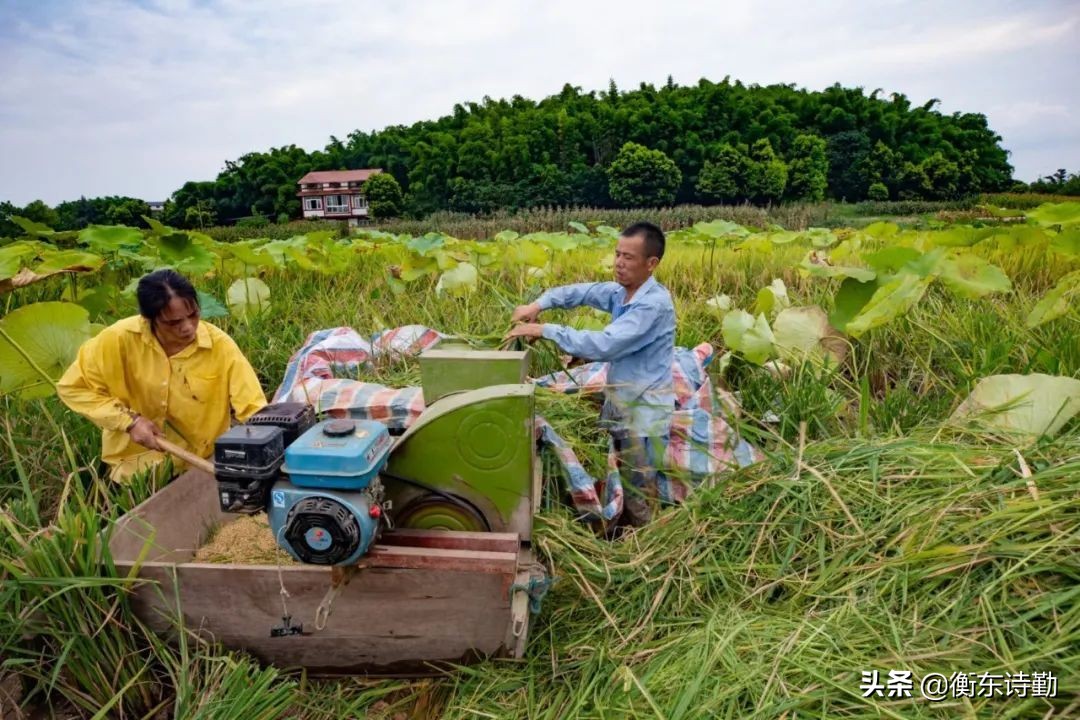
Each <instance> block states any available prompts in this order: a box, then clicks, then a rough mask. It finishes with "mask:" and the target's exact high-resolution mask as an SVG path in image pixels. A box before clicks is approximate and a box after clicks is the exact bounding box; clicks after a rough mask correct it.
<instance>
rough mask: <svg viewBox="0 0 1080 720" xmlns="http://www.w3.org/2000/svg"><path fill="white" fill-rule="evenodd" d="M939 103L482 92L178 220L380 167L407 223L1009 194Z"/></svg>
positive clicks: (289, 167) (290, 204)
mask: <svg viewBox="0 0 1080 720" xmlns="http://www.w3.org/2000/svg"><path fill="white" fill-rule="evenodd" d="M937 104H938V101H937V100H931V101H930V102H927V103H925V104H923V105H919V106H914V105H912V103H911V102H910V101H909V100H908V98H906V97H905V96H904V95H902V94H893V95H888V96H886V95H884V94H883V93H882V92H881V91H880V90H874V91H872V92H870V93H867V92H865V91H864V90H863V89H862V88H844V87H841V86H840V85H834V86H832V87H829V88H827V89H825V90H822V91H809V90H804V89H797V88H796V87H795V86H794V85H770V86H765V87H762V86H756V85H750V86H746V85H743V84H742V83H741V82H737V81H736V82H732V81H730V80H729V79H727V78H725V79H724V80H723V81H722V82H719V83H717V82H711V81H709V80H705V79H702V80H701V81H699V82H698V83H697V85H695V86H688V87H683V86H678V85H676V84H674V83H673V82H671V80H670V78H669V81H668V83H667V84H666V85H664V86H663V87H660V88H656V87H654V86H652V85H648V84H642V85H641V86H640V87H639V88H637V89H635V90H631V91H628V92H621V91H620V90H619V89H618V88H617V87H616V86H615V84H614V82H613V83H611V85H610V87H609V88H608V90H606V91H600V92H596V91H593V92H587V93H586V92H583V91H582V90H581V88H578V87H572V86H570V85H566V86H564V87H563V89H562V91H561V92H560V93H559V94H557V95H553V96H551V97H548V98H545V99H543V100H540V101H539V102H537V101H534V100H530V99H526V98H523V97H520V96H514V97H513V98H511V99H509V100H506V99H502V100H492V99H491V98H487V97H485V98H484V99H483V101H482V102H479V103H476V102H468V103H463V104H458V105H455V106H454V107H453V111H452V113H451V114H449V115H446V116H444V117H441V118H438V119H437V120H425V121H421V122H417V123H415V124H413V125H410V126H408V127H406V126H393V127H387V128H384V129H382V130H377V131H373V132H364V131H361V130H357V131H354V132H352V133H350V134H349V135H348V137H346V138H345V139H339V138H336V137H332V138H331V139H330V142H329V143H328V144H327V145H326V147H325V148H323V149H322V150H316V151H313V152H308V151H306V150H304V149H302V148H299V147H296V146H294V145H289V146H285V147H280V148H272V149H270V150H269V151H266V152H252V153H248V154H246V155H244V156H242V157H240V158H238V159H237V160H235V161H228V162H226V163H225V168H224V170H223V171H222V172H221V173H220V174H219V175H218V176H217V178H216V179H214V180H212V181H203V182H197V181H192V182H187V183H185V184H184V185H183V187H181V188H180V189H179V190H177V191H176V192H175V193H174V194H173V196H172V198H171V199H170V201H169V202H168V203H167V205H166V208H165V217H164V218H163V219H164V221H165V222H167V223H170V224H172V225H176V226H188V227H190V226H198V225H208V224H214V223H228V222H233V221H235V220H236V219H238V218H243V217H250V216H253V215H261V216H264V217H266V218H269V219H271V220H278V219H284V218H295V217H298V216H299V215H300V204H299V200H298V199H297V197H296V181H297V179H298V178H300V177H301V176H302V175H303V174H304V173H306V172H308V171H310V170H330V169H348V168H361V167H379V168H382V169H384V170H385V171H386V172H388V173H390V174H391V175H392V176H393V177H394V178H395V179H396V180H397V182H398V184H399V185H400V186H401V189H402V191H403V193H404V202H403V203H402V206H401V207H399V208H396V209H397V210H398V211H400V212H404V213H407V214H409V215H414V216H421V215H424V214H427V213H430V212H434V211H438V210H454V211H462V212H477V213H483V212H490V211H493V210H496V209H507V208H508V209H517V208H527V207H535V206H552V205H564V206H565V205H585V206H593V207H631V206H657V205H670V204H675V203H704V204H713V203H721V202H723V203H730V202H744V201H749V202H753V203H757V204H767V203H776V202H780V201H785V200H821V199H825V198H834V199H838V200H848V201H857V200H864V199H872V200H889V199H892V200H909V199H910V200H916V199H925V200H947V199H953V198H957V197H962V196H967V195H971V194H974V193H978V192H994V191H1000V190H1006V189H1009V188H1010V187H1011V186H1012V185H1013V181H1012V167H1011V166H1010V164H1009V162H1008V153H1007V152H1006V150H1005V149H1004V148H1003V147H1002V146H1001V138H1000V137H999V136H998V135H997V134H996V133H994V132H993V131H992V130H991V129H990V127H989V126H988V124H987V120H986V117H985V116H984V115H982V114H978V113H953V114H949V115H946V114H943V113H941V112H940V111H938V110H936V109H935V105H937Z"/></svg>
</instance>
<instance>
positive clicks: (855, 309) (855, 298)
mask: <svg viewBox="0 0 1080 720" xmlns="http://www.w3.org/2000/svg"><path fill="white" fill-rule="evenodd" d="M880 287H881V284H880V282H879V281H878V280H876V279H875V280H870V281H869V282H860V281H858V280H856V279H855V278H845V279H844V282H842V283H840V289H839V290H837V292H836V297H834V298H833V311H832V313H830V314H829V322H830V323H832V325H833V327H835V328H838V329H839V330H846V329H847V325H848V323H849V322H851V321H852V319H853V318H854V317H855V316H856V315H858V314H859V313H860V312H861V311H862V309H863V308H864V307H866V304H867V303H868V302H870V298H872V297H873V296H874V293H876V292H877V291H878V288H880Z"/></svg>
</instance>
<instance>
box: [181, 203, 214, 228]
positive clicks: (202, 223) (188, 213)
mask: <svg viewBox="0 0 1080 720" xmlns="http://www.w3.org/2000/svg"><path fill="white" fill-rule="evenodd" d="M216 220H217V213H216V212H214V209H213V207H212V206H211V204H210V201H209V200H199V201H198V202H196V203H195V204H194V205H192V206H191V207H189V208H187V209H186V210H184V226H185V227H189V228H194V227H197V228H199V229H200V230H201V229H203V228H205V227H207V226H208V225H213V224H214V222H215V221H216Z"/></svg>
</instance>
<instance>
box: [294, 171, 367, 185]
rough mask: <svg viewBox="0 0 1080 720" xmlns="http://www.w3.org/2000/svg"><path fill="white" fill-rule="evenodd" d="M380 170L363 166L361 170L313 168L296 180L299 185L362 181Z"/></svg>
mask: <svg viewBox="0 0 1080 720" xmlns="http://www.w3.org/2000/svg"><path fill="white" fill-rule="evenodd" d="M380 172H382V168H364V169H362V170H315V171H313V172H309V173H308V174H307V175H305V176H304V177H302V178H300V179H299V180H298V181H297V182H298V183H299V184H301V185H307V184H308V183H331V182H363V181H364V180H367V179H368V178H369V177H371V176H372V175H374V174H375V173H380Z"/></svg>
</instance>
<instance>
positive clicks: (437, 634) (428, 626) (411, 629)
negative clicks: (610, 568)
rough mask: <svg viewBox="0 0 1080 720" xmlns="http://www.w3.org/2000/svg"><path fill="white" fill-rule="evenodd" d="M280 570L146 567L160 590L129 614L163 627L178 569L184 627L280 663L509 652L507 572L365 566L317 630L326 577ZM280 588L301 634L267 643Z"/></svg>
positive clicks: (323, 664)
mask: <svg viewBox="0 0 1080 720" xmlns="http://www.w3.org/2000/svg"><path fill="white" fill-rule="evenodd" d="M282 570H283V572H282V575H281V581H280V582H279V578H278V574H277V572H276V571H270V572H268V571H267V570H265V569H260V568H253V567H238V566H232V567H220V566H219V567H207V566H192V565H177V566H162V565H158V564H154V565H150V566H144V567H143V569H142V575H143V576H144V577H147V578H148V579H154V580H157V581H159V582H160V583H161V587H160V588H155V587H150V586H143V587H141V588H139V589H138V590H137V591H136V595H135V598H134V604H135V611H136V613H137V614H138V615H139V616H140V617H141V618H143V619H144V620H145V621H146V622H147V623H148V624H149V625H150V626H151V627H153V628H154V629H155V630H157V631H159V632H163V631H167V630H169V629H170V628H171V627H172V618H174V617H175V615H176V611H175V600H174V598H175V597H176V596H175V594H174V586H173V581H172V577H173V573H174V572H175V577H176V578H177V580H178V582H179V586H180V591H179V598H180V603H181V607H182V608H183V615H184V621H185V624H186V626H187V627H188V628H189V629H192V630H199V631H201V632H202V633H203V634H204V635H205V636H207V637H212V638H214V639H216V640H218V641H220V642H221V643H223V644H224V645H225V646H226V647H229V648H233V649H242V650H247V651H249V652H251V653H252V654H254V655H255V656H256V657H258V658H260V659H261V660H263V661H264V662H268V663H273V664H275V665H278V666H290V665H299V666H305V667H310V668H320V669H323V670H325V671H328V672H329V671H333V670H334V669H339V670H341V671H347V670H356V669H360V668H369V669H380V668H383V669H386V668H401V667H404V666H407V665H410V664H411V666H416V664H417V663H419V664H420V665H423V663H424V662H428V661H455V660H460V659H462V658H465V657H467V656H469V655H471V654H478V655H480V656H486V655H494V654H499V653H504V652H505V650H506V648H505V647H504V642H505V639H506V632H507V630H506V629H507V625H508V623H509V622H510V599H509V597H508V592H507V591H508V589H509V586H510V584H511V583H512V581H513V575H512V574H509V575H504V574H495V573H476V572H455V571H446V570H438V571H436V570H401V569H392V568H369V569H362V570H360V571H359V572H358V573H357V574H356V575H355V576H354V577H353V578H352V580H351V581H350V582H349V583H348V584H347V585H345V586H344V587H343V588H342V589H341V592H340V594H339V595H338V596H337V597H336V598H335V600H334V602H333V605H332V608H331V614H330V616H329V619H328V622H327V624H326V626H325V628H324V629H323V630H321V631H320V630H316V629H315V627H314V618H315V610H316V608H317V607H318V606H319V604H320V603H321V602H322V600H323V597H324V596H325V594H326V591H327V590H328V589H329V587H330V573H329V570H328V569H325V568H310V567H300V568H283V569H282ZM286 571H288V572H286ZM282 584H283V585H284V587H285V589H286V591H287V592H288V596H287V597H286V598H285V602H286V604H287V607H288V611H289V613H290V614H291V616H292V622H293V624H301V623H302V624H303V627H304V632H305V634H304V635H303V636H287V637H281V638H272V637H270V628H271V627H274V626H278V625H280V624H281V616H282V614H283V612H282V594H281V586H282ZM170 608H171V610H170Z"/></svg>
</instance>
